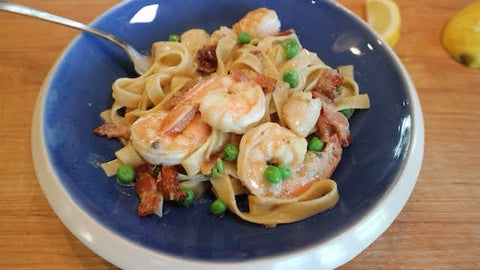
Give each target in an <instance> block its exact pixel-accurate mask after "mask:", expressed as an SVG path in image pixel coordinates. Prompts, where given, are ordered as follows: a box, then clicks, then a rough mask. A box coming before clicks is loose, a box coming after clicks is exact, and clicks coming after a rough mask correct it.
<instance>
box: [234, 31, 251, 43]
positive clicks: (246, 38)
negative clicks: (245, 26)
mask: <svg viewBox="0 0 480 270" xmlns="http://www.w3.org/2000/svg"><path fill="white" fill-rule="evenodd" d="M250 40H251V37H250V34H249V33H247V32H241V33H238V36H237V41H238V43H240V44H248V43H250Z"/></svg>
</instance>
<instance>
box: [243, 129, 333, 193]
mask: <svg viewBox="0 0 480 270" xmlns="http://www.w3.org/2000/svg"><path fill="white" fill-rule="evenodd" d="M341 154H342V148H341V147H340V145H339V143H338V141H337V142H334V140H333V139H332V140H331V141H330V142H328V143H327V145H326V146H325V148H324V149H323V150H322V151H321V152H311V151H309V152H307V141H306V140H305V138H303V137H300V136H298V135H296V134H295V133H293V132H292V131H290V130H289V129H287V128H284V127H282V126H280V125H278V124H276V123H272V122H268V123H264V124H262V125H259V126H257V127H255V128H253V129H251V130H249V131H248V132H247V133H246V134H245V135H244V136H243V137H242V140H241V142H240V152H239V156H238V161H237V168H238V169H237V173H238V177H239V178H240V181H241V182H242V184H243V185H244V186H245V187H246V188H248V190H249V191H250V192H251V193H252V194H254V195H256V196H260V197H276V198H292V197H296V196H299V195H301V194H302V193H303V192H305V191H306V190H307V189H308V188H309V187H310V186H311V185H312V184H313V183H314V182H315V181H318V180H322V179H327V178H329V177H330V175H331V174H332V173H333V171H334V169H335V168H336V166H337V165H338V162H339V161H340V156H341ZM269 163H273V164H281V163H283V164H286V165H287V166H289V167H290V168H291V170H292V174H291V176H290V177H289V178H287V179H283V180H282V182H280V183H278V184H271V183H269V182H267V181H266V180H265V179H264V176H263V173H264V171H265V168H266V167H267V165H268V164H269Z"/></svg>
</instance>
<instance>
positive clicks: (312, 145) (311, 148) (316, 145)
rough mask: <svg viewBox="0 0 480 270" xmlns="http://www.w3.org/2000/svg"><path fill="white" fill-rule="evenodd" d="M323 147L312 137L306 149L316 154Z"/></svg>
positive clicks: (320, 141) (320, 142)
mask: <svg viewBox="0 0 480 270" xmlns="http://www.w3.org/2000/svg"><path fill="white" fill-rule="evenodd" d="M323 147H324V143H323V142H322V140H320V139H319V138H318V137H313V138H312V139H310V141H309V142H308V145H307V149H308V150H309V151H316V152H318V151H322V149H323Z"/></svg>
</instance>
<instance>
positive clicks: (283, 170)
mask: <svg viewBox="0 0 480 270" xmlns="http://www.w3.org/2000/svg"><path fill="white" fill-rule="evenodd" d="M278 169H279V170H280V174H281V175H282V178H283V179H286V178H289V177H290V176H291V175H292V170H291V169H290V167H288V165H287V164H283V163H282V164H279V165H278Z"/></svg>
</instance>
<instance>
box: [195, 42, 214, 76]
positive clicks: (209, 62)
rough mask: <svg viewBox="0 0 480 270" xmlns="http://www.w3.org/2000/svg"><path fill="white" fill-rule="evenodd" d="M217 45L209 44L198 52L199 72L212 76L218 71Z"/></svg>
mask: <svg viewBox="0 0 480 270" xmlns="http://www.w3.org/2000/svg"><path fill="white" fill-rule="evenodd" d="M216 49H217V45H215V44H208V45H205V46H203V47H202V48H201V49H199V50H198V51H197V60H198V68H197V72H199V73H203V74H210V73H213V72H215V71H217V53H216Z"/></svg>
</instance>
